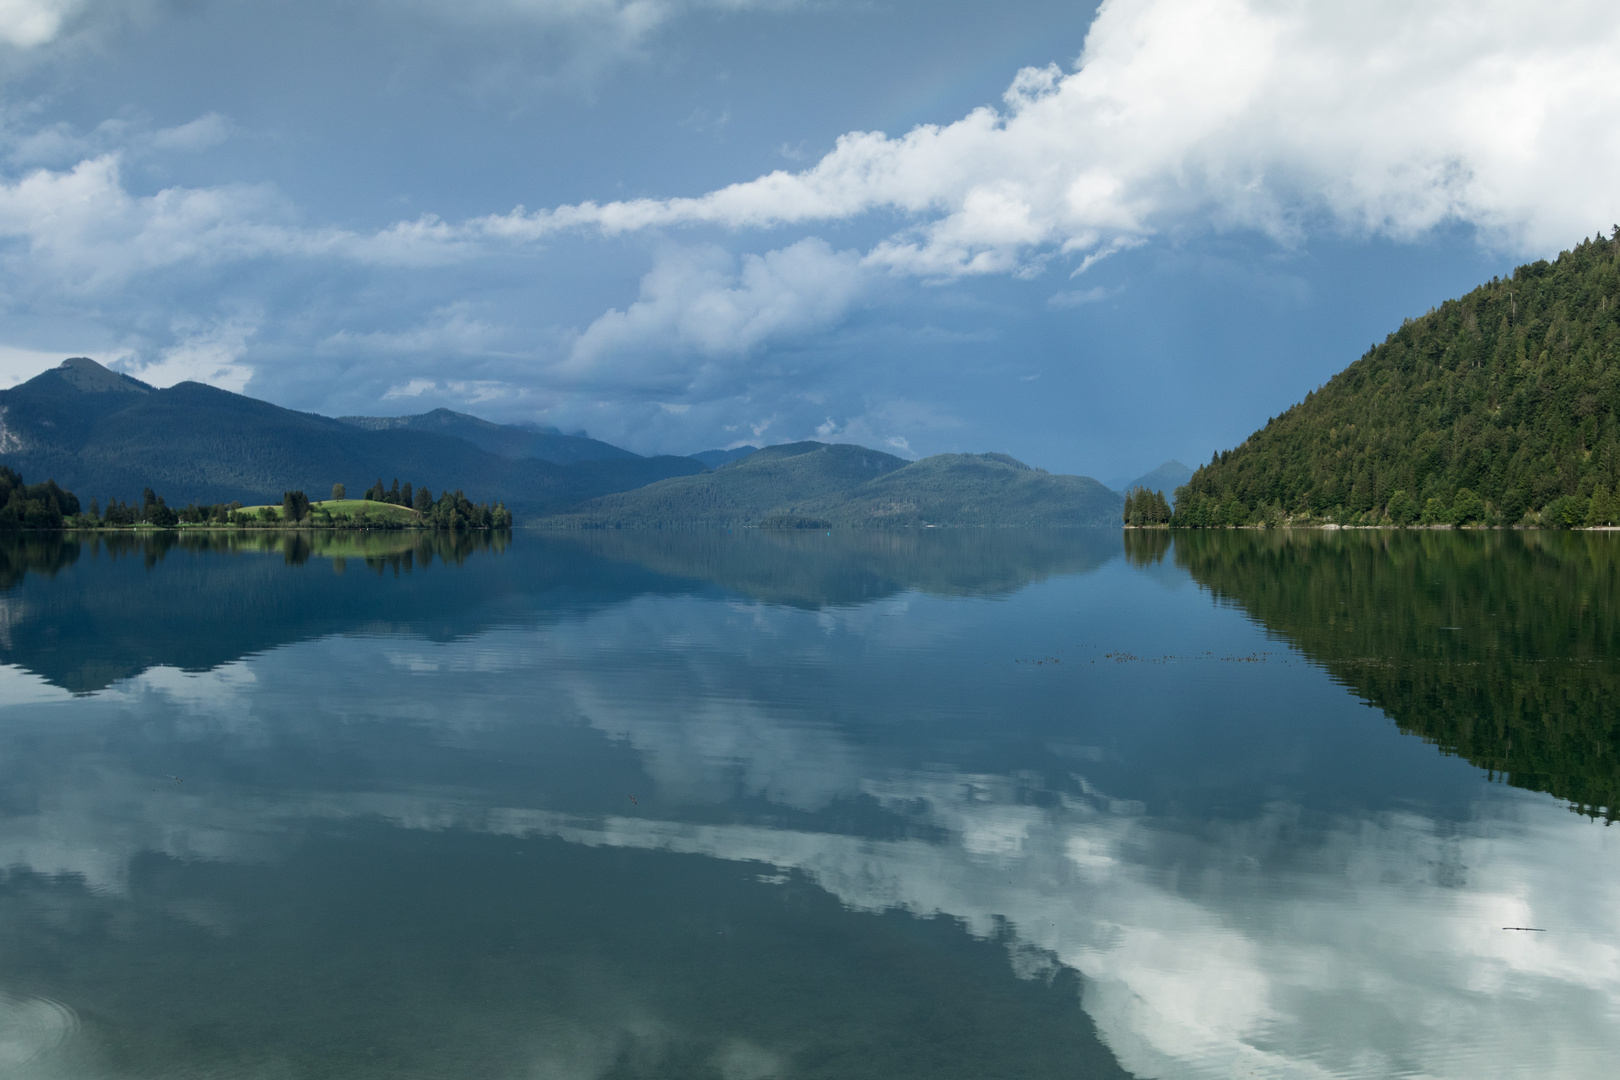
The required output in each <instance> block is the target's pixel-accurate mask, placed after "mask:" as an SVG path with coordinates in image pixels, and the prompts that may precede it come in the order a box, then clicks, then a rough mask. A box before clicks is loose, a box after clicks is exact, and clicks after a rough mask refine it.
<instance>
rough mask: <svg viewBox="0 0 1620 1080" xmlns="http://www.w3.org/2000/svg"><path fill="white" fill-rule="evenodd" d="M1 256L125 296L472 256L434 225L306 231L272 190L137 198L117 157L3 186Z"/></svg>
mask: <svg viewBox="0 0 1620 1080" xmlns="http://www.w3.org/2000/svg"><path fill="white" fill-rule="evenodd" d="M204 120H207V118H204ZM216 126H217V125H215V124H214V123H213V122H212V121H209V122H208V123H204V124H203V125H202V127H201V128H198V129H196V130H194V131H191V132H189V133H187V134H184V135H183V136H177V137H179V138H181V139H182V141H184V140H190V139H194V138H202V137H207V135H208V132H209V131H211V130H213V129H214V128H215V127H216ZM187 127H188V128H190V127H191V125H187ZM171 130H172V131H175V132H185V131H186V129H185V128H181V129H171ZM0 247H3V248H9V249H10V251H9V252H8V254H9V255H10V256H11V257H12V258H13V259H14V260H15V259H17V258H22V259H25V260H26V261H27V263H28V269H29V271H30V272H31V274H32V275H33V276H35V277H38V276H40V275H44V276H46V277H48V278H50V281H51V286H52V287H53V288H63V289H68V290H71V291H75V292H96V291H103V290H106V289H109V288H116V287H118V286H120V285H122V284H123V283H124V282H126V281H128V280H129V279H130V278H132V277H134V276H135V275H137V274H141V273H145V272H147V271H150V270H154V269H159V268H166V267H174V266H188V267H195V266H199V265H217V264H219V263H224V262H231V261H239V260H243V259H256V258H272V257H279V258H285V257H316V258H337V259H343V260H349V261H353V262H359V263H366V264H373V265H384V266H426V265H438V264H442V263H444V262H447V261H454V260H457V259H460V258H462V257H464V256H465V255H466V254H467V253H468V252H469V251H471V250H472V247H471V244H470V242H469V241H468V240H467V239H466V238H465V237H464V236H462V235H459V234H458V231H457V230H456V229H454V228H452V227H451V226H449V225H447V224H445V223H444V222H441V221H439V220H437V219H435V218H432V217H424V218H419V219H417V220H414V221H400V222H396V223H394V224H392V225H389V226H387V227H385V228H382V229H379V230H376V231H374V232H371V233H358V232H354V231H351V230H345V229H337V228H329V227H319V228H309V227H304V226H301V225H299V224H297V223H296V222H295V221H294V220H293V215H292V212H291V210H290V209H289V208H288V207H287V206H286V205H284V203H283V201H282V200H281V199H280V198H279V196H277V194H276V193H275V192H274V191H273V190H272V189H270V188H269V187H267V186H263V185H253V186H249V185H225V186H219V187H210V188H185V187H172V188H166V189H164V190H162V191H159V192H157V193H156V194H154V195H147V196H137V195H134V194H131V193H130V192H129V190H128V189H127V188H126V187H125V185H124V183H123V177H122V156H121V155H120V154H119V153H116V152H114V153H108V154H104V155H101V156H99V157H95V158H89V159H86V160H84V161H80V162H79V163H78V164H76V165H74V166H73V167H72V168H69V169H61V170H52V169H37V170H34V171H33V172H30V173H28V174H27V175H25V176H22V177H20V178H18V179H16V180H13V181H11V182H9V183H8V182H4V181H0ZM23 276H24V277H25V278H26V277H27V276H28V275H23Z"/></svg>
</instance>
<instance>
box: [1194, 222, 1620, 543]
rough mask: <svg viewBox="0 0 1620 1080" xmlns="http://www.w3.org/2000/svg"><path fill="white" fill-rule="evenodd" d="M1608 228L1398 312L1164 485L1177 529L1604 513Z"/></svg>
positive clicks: (1611, 478)
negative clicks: (1312, 381)
mask: <svg viewBox="0 0 1620 1080" xmlns="http://www.w3.org/2000/svg"><path fill="white" fill-rule="evenodd" d="M1617 304H1620V228H1617V229H1616V232H1615V235H1614V236H1612V237H1610V238H1607V239H1605V238H1602V237H1599V238H1597V239H1594V240H1590V241H1586V242H1583V243H1582V244H1580V245H1579V246H1577V247H1576V248H1574V250H1572V251H1566V252H1564V253H1563V254H1561V255H1560V256H1559V257H1558V259H1557V260H1556V261H1554V262H1551V263H1549V262H1546V261H1541V262H1535V263H1531V264H1529V265H1527V266H1521V267H1519V268H1518V269H1517V270H1516V271H1514V273H1513V276H1512V277H1510V278H1501V279H1497V280H1493V281H1492V282H1490V283H1489V284H1487V285H1483V286H1481V287H1479V288H1477V289H1475V290H1474V291H1473V292H1471V293H1469V294H1468V295H1467V296H1464V297H1462V298H1461V299H1458V300H1448V301H1446V302H1445V303H1444V304H1442V305H1440V307H1439V308H1437V309H1435V310H1433V311H1430V312H1429V313H1428V314H1426V315H1424V316H1422V317H1421V318H1417V319H1411V320H1408V321H1407V322H1406V324H1405V325H1403V326H1402V327H1401V328H1400V329H1399V330H1397V331H1396V332H1395V333H1393V334H1391V335H1390V336H1389V338H1388V339H1387V340H1385V342H1384V343H1383V344H1381V345H1378V346H1375V347H1374V348H1372V349H1371V350H1370V351H1369V352H1368V353H1367V354H1366V355H1365V356H1363V357H1362V358H1361V359H1359V360H1357V361H1356V362H1355V363H1353V364H1351V365H1350V366H1349V367H1348V368H1346V369H1345V370H1344V371H1342V372H1340V373H1339V374H1338V375H1336V376H1334V377H1333V378H1332V379H1331V380H1330V381H1329V382H1328V383H1327V385H1325V386H1323V387H1321V388H1320V389H1318V390H1316V391H1315V392H1314V393H1312V394H1309V395H1307V396H1306V398H1305V400H1304V401H1303V402H1301V403H1300V404H1298V405H1296V406H1294V407H1293V408H1291V409H1289V410H1288V411H1287V412H1285V413H1283V414H1282V415H1281V416H1278V417H1276V418H1275V419H1273V420H1272V421H1270V422H1269V423H1268V424H1267V425H1266V426H1265V427H1264V428H1263V429H1261V430H1260V431H1257V432H1255V433H1254V434H1253V435H1251V436H1250V437H1249V438H1248V439H1247V440H1245V441H1244V443H1243V444H1242V445H1241V446H1239V447H1237V448H1236V449H1234V450H1230V451H1226V452H1223V453H1221V454H1219V455H1217V456H1216V457H1215V458H1214V459H1213V460H1212V461H1211V462H1210V463H1209V464H1208V465H1206V466H1204V467H1203V468H1201V469H1199V470H1198V471H1197V472H1196V473H1195V474H1194V475H1193V477H1192V479H1191V480H1189V481H1188V482H1187V484H1186V485H1185V486H1184V487H1183V488H1181V489H1180V490H1179V491H1178V492H1177V499H1176V508H1177V515H1176V517H1177V524H1181V525H1192V526H1198V525H1223V524H1224V525H1235V524H1245V523H1250V522H1258V521H1262V520H1268V519H1269V520H1272V521H1280V520H1284V519H1286V518H1290V517H1291V518H1294V519H1296V520H1298V519H1300V518H1308V519H1314V520H1331V521H1338V522H1341V523H1357V522H1380V521H1394V522H1395V523H1399V524H1410V523H1413V522H1416V521H1420V520H1421V521H1431V522H1449V523H1454V524H1468V523H1472V522H1485V523H1500V524H1514V523H1518V522H1520V521H1527V522H1530V523H1539V522H1544V523H1546V524H1557V525H1572V524H1582V523H1586V522H1591V523H1594V524H1595V523H1599V522H1603V523H1607V522H1610V521H1613V520H1617V518H1616V515H1617V513H1620V506H1617V505H1616V500H1615V497H1614V488H1615V484H1616V481H1617V480H1620V420H1617V413H1620V306H1617Z"/></svg>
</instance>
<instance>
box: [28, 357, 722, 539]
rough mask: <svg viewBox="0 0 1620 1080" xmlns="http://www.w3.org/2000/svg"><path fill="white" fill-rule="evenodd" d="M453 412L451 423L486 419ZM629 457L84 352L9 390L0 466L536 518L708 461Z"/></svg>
mask: <svg viewBox="0 0 1620 1080" xmlns="http://www.w3.org/2000/svg"><path fill="white" fill-rule="evenodd" d="M448 415H449V416H450V417H451V418H452V419H453V420H457V424H456V425H452V430H462V429H466V428H472V427H476V425H477V424H482V423H483V422H482V421H477V419H476V418H474V417H467V418H459V417H458V414H453V413H452V414H448ZM432 416H433V414H428V419H429V420H431V419H432ZM417 419H421V418H417ZM461 419H465V420H471V421H474V422H475V423H474V424H472V425H468V424H465V423H461V422H460V420H461ZM487 426H488V427H491V428H495V429H496V433H497V434H499V432H500V431H501V430H507V429H502V428H501V427H500V425H487ZM463 433H464V434H466V433H469V432H467V431H463ZM471 433H473V434H476V432H471ZM486 434H488V433H487V432H486ZM520 434H523V433H521V432H520ZM557 438H562V439H566V438H567V437H566V436H558V437H557ZM574 441H575V442H587V440H574ZM602 445H604V446H605V445H606V444H602ZM609 449H615V448H609ZM619 454H620V455H621V456H618V457H606V458H599V459H597V460H582V461H573V462H569V463H566V464H558V463H555V462H551V461H544V460H540V459H539V458H536V457H516V456H503V455H500V454H496V453H492V452H490V451H488V450H485V449H482V448H481V447H479V446H476V445H474V444H473V443H472V442H470V441H468V440H467V439H465V438H461V437H460V436H459V435H456V434H451V433H447V432H446V431H444V430H440V429H439V428H438V427H436V426H435V425H434V424H433V423H428V424H427V426H426V427H425V428H423V427H419V426H410V425H407V426H393V427H387V428H384V429H382V430H366V429H363V428H361V427H357V426H355V425H353V424H349V423H345V422H343V421H340V420H334V419H332V418H330V417H326V416H318V415H316V414H314V413H304V412H296V411H294V410H291V409H283V408H281V407H280V406H277V405H272V404H271V403H270V402H267V401H258V400H256V399H254V398H250V397H245V396H243V395H241V394H232V393H229V392H227V391H225V390H220V389H217V388H215V387H212V386H205V385H203V384H202V383H194V382H183V383H179V384H177V385H175V386H171V387H168V388H167V389H158V388H156V387H152V386H148V385H147V384H146V383H143V382H140V381H138V380H136V379H131V378H129V377H128V376H125V375H120V374H118V373H116V372H113V371H109V370H108V369H106V368H104V367H102V366H101V365H100V364H97V363H96V362H95V361H93V360H87V359H84V358H82V357H81V358H77V359H73V360H68V361H66V362H65V363H63V364H62V365H61V366H60V367H56V368H52V369H51V370H49V371H46V372H44V373H43V374H40V375H38V376H35V377H34V378H32V379H30V380H28V381H27V382H25V383H23V384H22V385H20V386H15V387H12V388H10V389H8V390H0V464H3V465H5V466H8V467H10V468H13V469H15V470H17V471H18V472H21V473H22V474H23V475H25V476H27V477H29V478H30V479H37V480H42V481H43V480H47V479H48V480H54V481H56V482H57V483H58V484H60V485H61V486H62V487H64V488H67V489H70V490H72V491H74V492H76V493H78V494H79V495H80V497H81V498H83V499H85V500H88V499H91V498H99V499H107V498H111V497H116V498H118V499H130V498H137V497H139V495H140V492H141V491H142V489H143V488H148V487H150V488H154V489H156V490H157V491H159V492H161V493H163V494H164V495H165V496H166V497H167V498H168V499H169V501H170V502H171V503H172V504H173V505H175V506H180V505H183V504H185V503H189V502H196V503H198V504H200V505H205V506H206V505H209V504H213V503H229V502H232V501H236V502H241V503H245V504H250V505H252V504H257V503H277V502H280V501H281V498H282V493H283V492H284V491H288V490H302V491H305V492H324V491H328V490H330V489H331V486H332V484H334V483H338V482H342V483H348V484H353V485H355V486H356V487H358V486H359V485H360V484H363V483H370V482H371V480H372V479H373V478H374V477H378V476H382V477H389V478H392V477H396V476H397V477H401V478H403V479H406V480H409V481H411V482H412V483H415V484H418V485H425V486H428V487H431V488H433V489H435V490H442V489H446V488H449V489H464V490H465V493H466V495H467V496H468V497H469V498H471V499H472V500H474V501H479V502H481V501H493V500H501V501H503V502H505V503H506V504H507V505H508V506H510V507H511V508H512V509H513V510H514V511H516V512H517V513H519V514H520V515H522V516H532V515H536V514H541V513H552V512H555V511H557V510H560V509H564V508H566V507H569V506H573V505H576V504H578V503H580V502H583V501H584V500H586V499H589V498H593V497H595V496H597V495H602V494H604V493H607V492H611V491H623V490H626V489H628V488H636V487H640V486H642V485H643V484H648V483H651V482H653V481H655V480H662V479H664V478H666V477H670V476H683V475H688V474H691V473H700V472H703V471H704V466H703V465H702V464H701V463H700V462H697V461H694V460H692V459H691V458H679V457H661V458H643V457H637V456H636V455H633V454H630V453H629V452H628V451H619Z"/></svg>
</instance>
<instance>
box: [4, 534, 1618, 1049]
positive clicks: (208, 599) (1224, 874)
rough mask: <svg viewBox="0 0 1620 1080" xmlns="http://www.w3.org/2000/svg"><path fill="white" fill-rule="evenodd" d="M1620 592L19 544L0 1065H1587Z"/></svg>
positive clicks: (1524, 545) (777, 539)
mask: <svg viewBox="0 0 1620 1080" xmlns="http://www.w3.org/2000/svg"><path fill="white" fill-rule="evenodd" d="M1617 571H1620V542H1617V541H1616V539H1615V538H1613V537H1610V536H1606V535H1605V536H1586V535H1580V536H1571V535H1568V534H1511V533H1510V534H1491V535H1459V534H1430V533H1425V534H1422V535H1404V534H1365V533H1361V534H1353V535H1337V536H1333V535H1324V534H1319V533H1311V534H1295V535H1280V534H1242V535H1235V534H1234V535H1227V534H1194V535H1185V536H1179V535H1178V536H1177V537H1175V538H1174V540H1173V541H1172V539H1171V538H1170V537H1168V536H1165V535H1163V534H1157V535H1140V534H1127V535H1125V536H1123V537H1122V536H1121V534H1119V533H1117V532H1098V533H1084V532H1079V533H1076V532H1069V533H1023V532H1011V531H1009V532H945V531H940V532H928V533H913V534H875V533H836V534H834V535H832V536H828V535H826V534H824V533H817V534H778V535H772V534H765V533H758V532H753V533H747V534H737V535H731V534H723V533H703V534H693V533H673V534H636V533H607V534H586V535H565V536H557V535H547V534H539V533H528V532H521V531H520V532H519V533H517V534H516V535H515V536H514V537H513V538H512V539H511V540H510V541H498V542H494V543H491V542H489V541H487V540H481V539H476V538H475V539H471V540H469V539H461V540H456V541H450V540H443V539H433V538H428V539H423V538H422V537H419V536H408V535H401V534H393V535H386V534H385V535H381V536H367V537H361V538H356V537H352V536H351V537H335V538H320V537H316V538H313V539H312V538H310V537H297V536H289V537H281V536H276V535H274V534H251V535H246V536H243V537H239V538H229V537H224V536H215V537H210V538H206V539H197V538H192V537H187V538H186V539H185V540H184V541H182V542H177V541H174V540H172V539H170V540H157V541H152V542H135V541H131V540H128V539H125V540H123V541H122V542H112V543H109V541H107V540H106V539H105V538H103V539H87V540H85V541H83V542H80V541H76V540H68V541H61V540H57V539H55V538H50V539H46V538H37V537H36V538H31V539H27V540H19V539H17V538H8V539H0V586H3V587H4V588H5V592H4V594H3V595H0V658H3V660H4V662H5V666H3V667H0V865H3V866H5V867H7V868H8V869H6V870H5V872H4V874H3V877H0V1077H7V1078H9V1077H51V1078H54V1077H87V1078H92V1080H100V1078H113V1077H249V1078H260V1077H263V1078H272V1077H273V1078H282V1077H334V1078H336V1077H345V1078H347V1077H360V1078H365V1077H445V1078H450V1077H468V1078H472V1077H477V1078H489V1077H514V1078H517V1077H525V1078H527V1077H559V1078H561V1077H567V1078H572V1077H604V1078H607V1077H615V1078H616V1077H707V1078H723V1080H764V1078H768V1077H784V1078H786V1077H828V1078H831V1077H840V1078H841V1077H873V1078H879V1077H882V1078H900V1077H963V1078H967V1077H975V1078H977V1077H1031V1078H1041V1077H1049V1076H1051V1077H1248V1076H1255V1077H1311V1078H1318V1077H1393V1076H1412V1077H1456V1078H1470V1080H1473V1078H1479V1077H1519V1076H1523V1077H1532V1076H1533V1077H1545V1076H1559V1077H1598V1076H1604V1077H1607V1076H1609V1075H1612V1067H1613V1065H1612V1063H1613V1061H1615V1060H1617V1059H1620V903H1617V901H1620V841H1617V840H1616V839H1615V837H1616V835H1617V833H1616V831H1615V830H1613V829H1612V828H1610V827H1608V824H1607V822H1608V815H1609V810H1610V808H1611V807H1613V806H1614V805H1615V802H1616V799H1617V791H1620V709H1617V707H1616V705H1615V702H1616V701H1617V700H1620V698H1617V696H1616V691H1617V690H1620V686H1617V685H1616V684H1617V676H1620V664H1617V657H1620V584H1617V582H1620V574H1617ZM1505 927H1525V928H1529V929H1522V930H1521V929H1504V928H1505Z"/></svg>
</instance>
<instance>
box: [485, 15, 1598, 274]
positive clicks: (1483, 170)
mask: <svg viewBox="0 0 1620 1080" xmlns="http://www.w3.org/2000/svg"><path fill="white" fill-rule="evenodd" d="M1617 64H1620V8H1617V7H1615V6H1614V5H1613V4H1608V3H1594V2H1591V0H1554V2H1552V3H1549V4H1543V5H1535V6H1530V5H1525V4H1520V3H1514V2H1511V0H1438V2H1435V3H1430V4H1417V5H1414V4H1409V3H1403V2H1400V0H1356V2H1353V3H1352V2H1307V0H1108V2H1106V3H1105V4H1104V5H1103V6H1102V8H1101V10H1100V11H1099V13H1098V15H1097V18H1096V21H1095V22H1094V23H1093V25H1092V27H1091V30H1090V32H1089V34H1088V36H1087V39H1086V43H1085V48H1084V50H1083V52H1082V54H1081V56H1080V58H1079V61H1078V63H1077V64H1076V66H1075V67H1074V69H1073V70H1071V71H1067V72H1065V71H1064V70H1061V69H1060V68H1058V67H1057V66H1056V65H1053V66H1049V67H1046V68H1027V69H1025V70H1023V71H1021V72H1019V73H1018V75H1017V77H1016V78H1015V79H1014V80H1013V82H1012V84H1011V86H1010V87H1009V88H1008V90H1007V92H1006V94H1005V96H1004V103H1003V106H1002V107H1001V108H1000V109H995V108H989V107H986V108H980V109H977V110H974V111H973V112H972V113H970V114H968V115H967V116H966V117H964V118H962V119H960V120H958V121H956V122H954V123H951V124H945V125H923V126H920V127H917V128H915V129H913V130H912V131H910V132H908V133H907V134H905V135H903V136H900V137H897V138H891V137H889V136H886V135H884V134H882V133H879V132H852V133H850V134H847V135H845V136H843V137H842V138H840V139H839V140H838V141H837V144H836V146H835V147H834V149H833V150H832V152H830V153H829V154H827V155H826V156H825V157H823V158H822V159H821V160H820V161H819V162H817V163H816V164H815V165H814V166H812V167H811V168H809V169H806V170H804V171H802V172H796V173H790V172H786V171H777V172H773V173H770V174H769V175H766V176H762V177H760V178H758V179H755V180H750V181H747V182H743V183H737V184H733V185H731V186H729V187H725V188H722V189H719V190H716V191H712V192H710V193H708V194H706V195H702V196H699V197H694V198H672V199H637V200H630V201H622V202H610V203H605V204H598V203H594V202H586V203H580V204H576V205H569V206H562V207H559V208H556V209H553V210H549V211H540V212H534V213H528V212H514V213H513V214H510V215H506V216H504V217H492V218H488V219H485V221H484V222H483V223H482V227H483V228H484V229H487V230H488V231H490V232H491V233H495V234H507V235H521V236H534V235H543V234H545V233H547V232H550V231H553V230H557V229H564V228H580V227H589V228H593V229H598V230H601V231H603V232H606V233H622V232H627V231H631V230H636V229H646V228H652V227H657V226H668V225H679V224H710V225H720V226H725V227H729V228H755V227H770V226H778V225H784V224H793V223H804V222H812V221H831V220H839V219H845V218H850V217H854V216H856V215H860V214H865V213H868V212H871V211H876V210H887V211H899V212H901V213H904V214H907V215H910V216H911V217H912V219H913V221H912V223H911V224H910V226H909V227H908V228H906V229H904V230H902V231H901V232H898V233H896V234H894V235H893V236H891V237H889V238H888V239H887V240H885V241H883V242H882V243H880V244H878V245H877V246H876V247H875V248H874V249H873V250H872V251H870V252H869V253H868V255H867V257H866V259H867V262H868V264H870V265H875V266H883V267H889V268H892V269H895V270H898V271H903V272H906V273H915V274H922V275H928V276H954V275H962V274H976V273H999V272H1010V271H1018V270H1027V269H1029V268H1030V267H1031V266H1032V265H1038V263H1039V260H1040V259H1042V258H1044V257H1049V256H1051V255H1054V254H1059V253H1062V254H1067V255H1071V256H1075V257H1078V258H1085V257H1087V256H1091V257H1096V256H1099V255H1104V254H1107V253H1108V252H1110V251H1113V250H1117V249H1119V248H1120V247H1123V246H1129V245H1131V244H1135V243H1138V242H1141V241H1142V240H1143V239H1144V238H1146V237H1148V236H1151V235H1154V234H1155V233H1159V232H1162V231H1164V230H1166V229H1170V228H1174V227H1177V226H1178V225H1179V224H1181V223H1184V222H1187V221H1193V222H1197V223H1204V222H1213V223H1215V224H1216V225H1217V226H1219V227H1229V228H1250V229H1257V230H1261V231H1263V232H1265V233H1268V234H1270V235H1272V236H1275V237H1277V238H1279V239H1283V240H1288V239H1291V238H1293V237H1296V236H1297V235H1299V234H1300V233H1301V231H1302V230H1304V229H1307V228H1309V227H1311V225H1312V224H1313V223H1314V222H1318V221H1326V222H1329V223H1331V224H1332V226H1333V227H1335V228H1338V229H1341V230H1349V231H1351V232H1354V233H1359V234H1378V235H1384V236H1390V237H1395V238H1410V237H1413V236H1415V235H1417V234H1420V233H1422V232H1424V231H1425V230H1428V229H1430V228H1433V227H1434V226H1436V225H1439V224H1441V223H1444V222H1448V221H1458V222H1466V223H1469V224H1472V225H1474V226H1477V227H1478V228H1479V229H1481V230H1482V233H1483V235H1484V236H1485V237H1486V238H1487V239H1488V240H1489V241H1490V242H1492V243H1496V244H1501V245H1504V246H1507V247H1510V248H1512V249H1514V250H1518V251H1546V250H1553V249H1556V248H1557V246H1559V245H1561V244H1566V243H1569V242H1571V241H1573V240H1575V239H1577V238H1578V237H1580V236H1583V235H1586V234H1587V233H1588V232H1589V231H1590V230H1592V229H1593V228H1594V227H1598V228H1602V227H1606V226H1607V224H1608V223H1610V222H1612V221H1614V220H1616V219H1617V218H1620V190H1617V189H1616V188H1615V187H1614V185H1613V184H1612V183H1611V182H1610V178H1611V177H1613V176H1614V175H1615V174H1616V173H1617V171H1620V137H1617V135H1616V134H1615V131H1616V129H1615V126H1614V123H1613V119H1614V117H1615V116H1616V115H1617V114H1620V82H1617V81H1616V80H1615V79H1614V78H1613V72H1614V70H1615V68H1616V65H1617Z"/></svg>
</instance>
